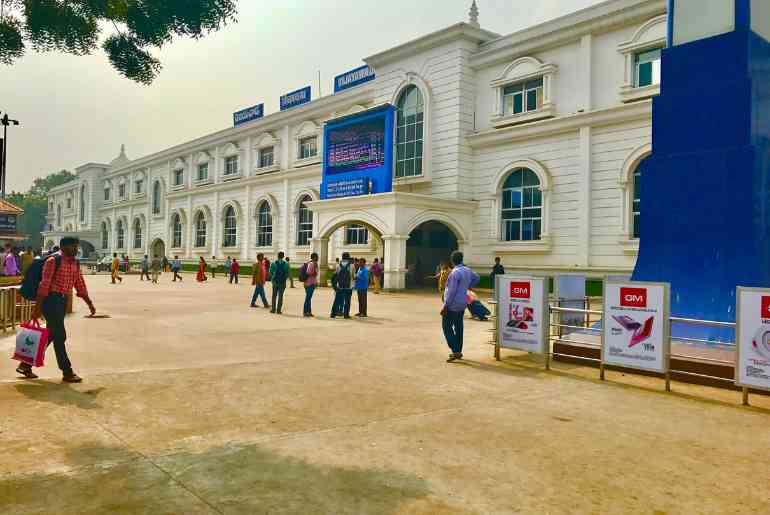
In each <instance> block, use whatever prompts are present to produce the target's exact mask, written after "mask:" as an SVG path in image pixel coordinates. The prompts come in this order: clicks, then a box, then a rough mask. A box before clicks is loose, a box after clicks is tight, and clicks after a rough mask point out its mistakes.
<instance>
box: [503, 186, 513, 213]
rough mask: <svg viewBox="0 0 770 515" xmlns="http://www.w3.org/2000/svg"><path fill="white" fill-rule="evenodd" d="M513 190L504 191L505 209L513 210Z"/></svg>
mask: <svg viewBox="0 0 770 515" xmlns="http://www.w3.org/2000/svg"><path fill="white" fill-rule="evenodd" d="M511 207H512V206H511V190H503V209H511Z"/></svg>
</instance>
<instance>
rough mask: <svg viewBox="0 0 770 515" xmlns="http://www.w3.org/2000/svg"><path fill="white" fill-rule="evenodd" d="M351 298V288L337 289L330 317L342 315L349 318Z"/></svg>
mask: <svg viewBox="0 0 770 515" xmlns="http://www.w3.org/2000/svg"><path fill="white" fill-rule="evenodd" d="M352 297H353V290H352V289H351V288H339V289H337V293H335V294H334V304H333V305H332V316H337V315H344V317H345V318H350V299H351V298H352Z"/></svg>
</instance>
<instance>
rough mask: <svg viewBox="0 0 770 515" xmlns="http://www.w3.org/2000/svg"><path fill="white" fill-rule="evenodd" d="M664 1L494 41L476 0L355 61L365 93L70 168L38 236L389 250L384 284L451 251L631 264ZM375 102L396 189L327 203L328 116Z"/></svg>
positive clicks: (334, 252)
mask: <svg viewBox="0 0 770 515" xmlns="http://www.w3.org/2000/svg"><path fill="white" fill-rule="evenodd" d="M666 3H667V2H666V0H609V1H606V2H603V3H600V4H598V5H595V6H593V7H590V8H587V9H584V10H581V11H578V12H575V13H572V14H569V15H566V16H563V17H561V18H558V19H555V20H552V21H548V22H546V23H542V24H540V25H536V26H533V27H530V28H527V29H525V30H521V31H519V32H515V33H512V34H508V35H500V34H495V33H493V32H490V31H487V30H484V29H483V28H481V26H480V25H479V22H478V20H479V16H478V9H477V7H476V4H475V2H474V4H473V6H472V7H471V11H470V19H469V21H468V22H465V23H458V24H456V25H453V26H450V27H447V28H445V29H443V30H440V31H437V32H434V33H431V34H427V35H424V36H422V37H420V38H418V39H415V40H413V41H410V42H407V43H404V44H401V45H398V46H395V47H393V48H391V49H389V50H385V51H383V52H381V53H378V54H375V55H372V56H369V57H367V58H365V59H364V62H365V63H366V64H367V65H368V66H369V67H370V68H371V69H372V70H373V71H374V74H375V78H374V79H373V80H369V81H367V82H364V83H362V84H360V85H358V86H357V87H351V88H349V89H346V90H344V91H341V92H338V93H336V94H333V95H329V96H324V97H321V98H318V99H314V100H312V101H309V102H307V103H303V104H301V105H297V106H296V107H293V108H291V109H286V110H283V111H280V112H277V113H273V114H268V115H266V116H264V117H261V118H258V119H256V120H254V121H251V122H248V123H245V124H241V125H237V126H235V127H232V128H227V129H224V130H221V131H218V132H215V133H213V134H209V135H207V136H204V137H202V138H199V139H196V140H193V141H188V142H184V143H181V144H179V145H177V146H174V147H171V148H167V149H165V150H161V151H160V152H157V153H155V154H152V155H148V156H144V157H141V158H137V159H134V160H130V159H128V158H127V157H126V154H125V152H124V151H123V150H122V149H121V152H120V155H119V156H118V157H117V158H116V159H114V160H113V161H111V162H110V163H109V164H100V163H93V162H91V163H87V164H84V165H82V166H80V167H78V168H77V179H76V180H74V181H72V182H70V183H68V184H65V185H62V186H60V187H58V188H55V189H54V190H52V191H51V193H50V196H49V211H48V224H49V230H48V231H47V232H46V233H45V234H44V241H45V243H46V245H47V246H52V245H54V244H56V243H58V241H59V239H60V238H61V237H62V236H65V235H70V234H75V235H78V236H79V237H80V238H81V240H83V241H84V242H87V244H86V245H85V247H86V249H85V250H86V251H87V252H89V253H93V252H95V253H97V254H99V255H104V254H112V253H113V252H117V253H118V254H126V255H128V256H130V257H131V258H134V259H136V258H139V257H141V256H143V255H144V254H158V255H167V256H174V255H178V256H179V257H181V258H183V259H184V260H185V261H191V262H192V261H197V260H198V258H199V256H204V257H205V258H206V259H207V260H210V259H211V257H212V256H217V258H218V259H223V258H224V257H225V256H234V257H237V258H239V259H240V260H241V261H242V262H244V263H249V262H252V261H253V260H254V259H255V257H256V255H257V253H264V254H266V255H267V256H269V257H270V258H273V257H274V255H275V254H277V253H278V252H279V251H285V252H286V254H287V255H288V256H290V257H291V259H292V261H293V262H294V263H295V266H298V264H299V263H300V262H302V261H304V260H306V259H307V258H308V256H309V255H310V253H311V252H313V251H316V252H318V253H319V255H320V256H321V262H322V263H333V262H334V260H335V258H336V257H338V256H339V255H340V254H341V253H342V252H344V251H348V252H351V254H354V255H358V256H364V257H367V258H368V259H369V260H371V258H373V257H376V256H379V257H384V263H385V271H386V272H385V274H386V276H385V285H386V287H388V288H394V289H399V288H403V287H405V286H406V285H407V283H408V282H409V280H410V279H411V278H412V276H414V275H416V276H425V275H429V274H432V273H433V270H434V268H435V266H436V264H437V263H438V261H439V260H443V259H446V258H447V257H448V255H449V253H450V251H451V250H453V249H456V248H459V249H460V250H462V251H463V252H464V253H465V255H466V262H467V263H468V264H469V265H470V266H472V267H474V268H476V269H477V271H481V272H486V271H488V270H489V268H490V267H491V265H492V263H493V260H494V257H496V256H499V257H501V258H502V261H503V264H504V265H505V267H506V270H508V271H514V272H515V271H527V272H539V273H548V274H556V273H580V274H585V275H587V276H591V277H602V276H605V275H608V274H613V275H616V274H627V273H629V272H630V271H631V270H632V269H633V267H634V264H635V261H636V253H637V249H638V229H637V219H638V213H639V198H638V193H637V188H636V178H637V177H638V175H639V173H640V170H639V168H640V163H642V161H643V160H644V158H645V157H646V156H647V155H649V154H650V152H651V145H650V142H651V125H652V120H651V116H652V115H651V112H652V109H651V107H652V102H651V98H652V97H653V96H655V95H657V94H658V92H659V81H660V50H661V48H663V47H664V46H665V45H666V23H667V16H666ZM353 78H354V79H355V78H357V77H355V76H354V77H353ZM296 96H297V95H294V97H296ZM382 104H392V105H393V106H396V108H397V114H396V123H395V127H394V132H395V134H394V142H395V145H394V146H395V149H394V157H393V170H392V173H393V188H392V190H393V191H391V192H387V193H378V194H369V195H361V196H354V197H347V198H336V199H332V200H321V195H320V194H319V190H320V185H321V180H322V165H323V163H322V149H323V148H324V142H323V141H322V139H323V127H324V123H325V122H327V121H329V120H333V119H336V118H339V117H341V116H346V115H349V114H351V113H357V112H363V111H366V110H367V109H370V108H372V107H375V106H380V105H382ZM91 247H93V248H91ZM408 272H409V274H408ZM408 275H409V277H408Z"/></svg>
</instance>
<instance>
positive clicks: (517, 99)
mask: <svg viewBox="0 0 770 515" xmlns="http://www.w3.org/2000/svg"><path fill="white" fill-rule="evenodd" d="M523 111H524V96H523V95H521V94H519V95H516V96H514V97H513V113H514V114H518V113H521V112H523Z"/></svg>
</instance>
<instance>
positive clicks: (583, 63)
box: [579, 34, 593, 112]
mask: <svg viewBox="0 0 770 515" xmlns="http://www.w3.org/2000/svg"><path fill="white" fill-rule="evenodd" d="M592 41H593V38H592V36H591V34H586V35H585V36H583V37H582V38H580V66H579V69H580V73H581V79H582V80H581V81H580V89H582V90H583V91H581V99H582V101H581V104H582V105H580V107H581V108H583V110H584V111H586V112H587V111H590V110H591V104H592V95H591V84H592V81H593V79H592V75H593V69H592V64H591V63H592V61H591V51H592Z"/></svg>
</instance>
